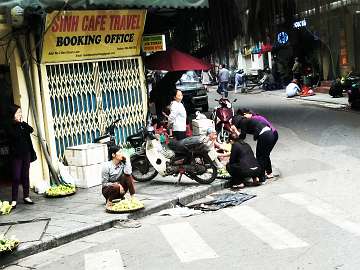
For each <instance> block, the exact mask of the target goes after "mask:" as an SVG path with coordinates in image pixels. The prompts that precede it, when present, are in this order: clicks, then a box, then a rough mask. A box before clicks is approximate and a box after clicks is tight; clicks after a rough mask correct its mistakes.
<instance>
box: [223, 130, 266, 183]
mask: <svg viewBox="0 0 360 270" xmlns="http://www.w3.org/2000/svg"><path fill="white" fill-rule="evenodd" d="M229 142H230V144H231V154H230V160H229V163H228V164H227V165H226V169H227V171H228V172H229V174H230V175H231V177H232V180H231V183H232V187H233V188H241V187H244V185H246V184H250V183H249V182H245V179H246V178H248V177H251V178H252V179H253V182H252V185H259V184H260V182H259V177H260V176H261V169H260V165H259V163H258V161H257V160H256V158H255V156H254V152H253V151H252V149H251V147H250V145H249V144H247V143H246V142H244V141H243V140H240V139H239V136H238V135H237V134H236V133H231V134H230V135H229Z"/></svg>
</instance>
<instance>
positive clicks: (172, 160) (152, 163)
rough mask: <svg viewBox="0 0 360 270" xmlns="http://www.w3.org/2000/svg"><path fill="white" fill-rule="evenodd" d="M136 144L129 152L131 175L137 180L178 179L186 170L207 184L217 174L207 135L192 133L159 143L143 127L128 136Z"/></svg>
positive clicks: (196, 179) (132, 143)
mask: <svg viewBox="0 0 360 270" xmlns="http://www.w3.org/2000/svg"><path fill="white" fill-rule="evenodd" d="M127 141H128V142H129V143H130V144H131V145H132V147H134V148H135V153H134V154H133V155H132V156H131V158H130V160H131V164H132V169H133V172H132V175H133V177H134V179H135V180H136V181H139V182H146V181H150V180H152V179H153V178H155V177H156V176H157V174H158V173H159V174H160V175H161V176H169V175H174V176H177V175H179V179H178V183H180V181H181V178H182V176H183V175H184V174H185V175H186V176H187V177H189V178H190V179H192V180H195V181H196V182H198V183H200V184H210V183H212V182H213V181H214V180H215V178H216V176H217V168H216V166H215V163H214V160H215V158H216V155H215V154H214V153H213V152H212V151H209V146H208V144H207V143H208V138H207V137H206V136H193V137H188V138H185V139H183V140H180V141H170V142H169V144H168V145H164V144H161V142H160V139H159V138H157V136H155V134H154V133H153V131H151V130H150V131H149V130H148V129H145V128H142V129H140V130H139V132H138V133H137V134H134V135H130V136H128V137H127Z"/></svg>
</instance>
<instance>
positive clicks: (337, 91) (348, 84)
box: [329, 72, 360, 103]
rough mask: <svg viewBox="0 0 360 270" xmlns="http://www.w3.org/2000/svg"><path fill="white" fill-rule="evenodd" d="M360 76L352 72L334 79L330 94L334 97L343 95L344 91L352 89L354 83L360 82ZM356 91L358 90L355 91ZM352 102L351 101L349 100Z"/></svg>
mask: <svg viewBox="0 0 360 270" xmlns="http://www.w3.org/2000/svg"><path fill="white" fill-rule="evenodd" d="M359 82H360V77H359V76H356V75H353V74H352V73H351V72H350V73H349V74H347V75H345V76H343V77H341V78H340V79H336V80H335V81H333V83H332V85H331V87H330V90H329V95H330V96H332V97H335V98H336V97H342V96H343V94H344V93H346V92H348V93H349V91H351V88H352V85H354V84H356V83H359ZM354 92H356V90H355V91H354ZM349 103H350V101H349Z"/></svg>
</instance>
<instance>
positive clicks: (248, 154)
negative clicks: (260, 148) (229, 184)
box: [229, 142, 259, 169]
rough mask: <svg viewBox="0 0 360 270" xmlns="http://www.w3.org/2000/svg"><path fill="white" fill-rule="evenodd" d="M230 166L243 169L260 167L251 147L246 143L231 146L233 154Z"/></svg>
mask: <svg viewBox="0 0 360 270" xmlns="http://www.w3.org/2000/svg"><path fill="white" fill-rule="evenodd" d="M229 165H233V166H236V167H239V168H242V169H249V168H253V167H259V163H258V162H257V160H256V158H255V156H254V152H253V151H252V149H251V147H250V145H248V144H247V143H245V142H235V143H234V144H233V145H232V146H231V154H230V160H229Z"/></svg>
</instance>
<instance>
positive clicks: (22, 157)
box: [8, 105, 36, 208]
mask: <svg viewBox="0 0 360 270" xmlns="http://www.w3.org/2000/svg"><path fill="white" fill-rule="evenodd" d="M10 115H11V118H12V119H11V121H10V124H9V126H8V138H9V150H10V158H11V172H12V197H11V199H12V202H11V206H12V207H13V208H16V205H17V201H18V191H19V185H20V184H22V188H23V201H24V203H25V204H34V202H33V201H32V200H31V199H30V196H29V189H30V180H29V171H30V163H31V162H33V161H35V160H36V153H35V150H34V147H33V144H32V141H31V137H30V134H31V133H33V131H34V129H33V128H32V127H31V126H30V125H29V124H27V123H26V122H23V121H22V112H21V108H20V107H19V106H17V105H13V106H11V107H10Z"/></svg>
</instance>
